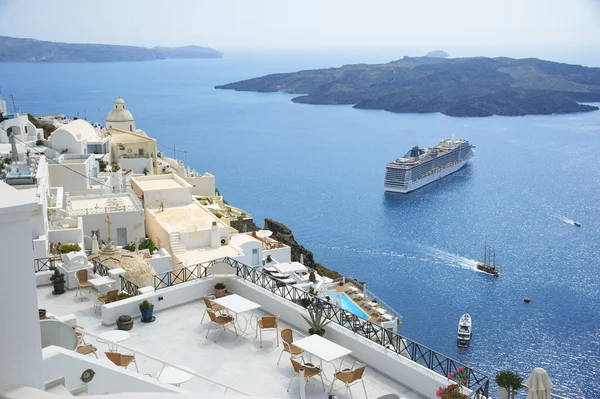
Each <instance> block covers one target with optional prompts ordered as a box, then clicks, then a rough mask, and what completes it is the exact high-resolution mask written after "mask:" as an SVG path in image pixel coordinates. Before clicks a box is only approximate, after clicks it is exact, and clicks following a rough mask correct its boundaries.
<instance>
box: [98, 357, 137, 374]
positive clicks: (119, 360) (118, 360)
mask: <svg viewBox="0 0 600 399" xmlns="http://www.w3.org/2000/svg"><path fill="white" fill-rule="evenodd" d="M104 353H105V354H106V357H107V358H108V360H110V361H111V362H113V363H114V364H116V365H117V366H119V367H125V368H127V366H129V365H130V364H131V363H135V370H136V371H137V372H138V373H139V372H140V370H139V369H138V365H137V362H136V361H135V355H124V354H122V353H119V352H104Z"/></svg>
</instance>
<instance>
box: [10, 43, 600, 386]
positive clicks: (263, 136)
mask: <svg viewBox="0 0 600 399" xmlns="http://www.w3.org/2000/svg"><path fill="white" fill-rule="evenodd" d="M396 58H398V57H396ZM391 59H392V57H391V56H390V55H389V54H311V53H309V52H306V53H302V54H298V53H296V54H292V55H290V54H287V55H285V56H277V55H276V54H263V55H261V54H253V55H250V54H242V53H240V54H228V55H227V57H226V58H224V59H220V60H168V61H155V62H139V63H95V64H92V63H88V64H86V63H82V64H0V88H1V89H2V92H3V93H4V97H5V99H8V100H9V101H8V102H9V108H10V109H11V110H12V102H11V101H10V97H9V95H10V94H12V95H14V99H15V102H16V106H17V108H19V109H21V110H22V111H23V112H30V113H33V114H36V113H65V114H68V115H70V116H75V115H77V114H79V116H80V117H83V115H84V114H85V115H86V116H87V118H88V119H89V120H91V121H101V122H102V120H103V119H104V118H105V117H106V115H107V113H108V111H109V110H110V108H111V106H112V102H113V101H114V100H115V99H116V98H117V97H119V96H121V97H123V98H124V99H125V100H126V102H127V107H128V109H129V110H130V111H131V112H132V113H133V115H134V117H135V119H136V123H137V126H138V128H141V129H144V130H145V131H146V132H147V133H148V134H149V135H151V136H153V137H155V138H157V140H158V143H159V145H160V149H162V150H164V152H165V154H166V155H169V156H172V155H173V151H172V150H169V148H173V146H175V147H176V148H177V150H178V151H179V150H183V151H185V152H178V153H177V156H178V158H180V159H184V160H185V162H186V164H189V165H191V166H192V167H193V168H195V169H196V170H197V171H199V172H204V171H208V172H210V173H213V174H215V175H216V176H217V186H218V188H219V190H220V191H221V193H222V194H224V196H225V198H226V199H227V200H228V201H229V202H230V203H232V204H235V205H236V206H239V207H241V208H243V209H245V210H247V211H249V212H251V213H252V214H253V215H254V218H255V219H256V220H257V221H258V222H259V223H260V222H261V221H262V219H263V218H266V217H270V218H273V219H276V220H278V221H281V222H283V223H285V224H286V225H288V226H289V227H290V228H291V229H292V230H293V232H294V235H295V237H296V239H297V240H298V241H299V242H300V243H302V244H303V245H305V246H306V247H307V248H309V249H312V250H313V251H314V253H315V256H316V259H317V261H319V262H321V263H323V264H324V265H326V266H328V267H329V268H332V269H336V270H338V271H340V272H341V273H343V274H345V275H349V276H353V277H355V278H358V279H359V280H364V281H366V282H367V286H368V287H369V288H370V289H371V290H372V291H374V292H376V293H377V294H378V296H379V297H380V298H381V299H383V300H385V301H386V302H388V303H389V304H390V305H392V306H394V307H395V308H396V309H397V310H398V311H399V312H400V313H401V314H402V315H403V316H404V324H403V325H401V326H400V328H399V332H400V333H402V334H404V335H406V336H408V337H410V338H412V339H414V340H416V341H418V342H420V343H422V344H425V345H427V346H429V347H431V348H433V349H436V350H438V351H440V352H442V353H444V354H446V355H448V356H451V357H454V358H456V359H458V360H460V361H462V362H465V363H466V364H469V365H471V366H473V367H475V368H478V369H481V370H482V371H484V372H488V373H490V374H493V373H495V372H497V371H499V370H503V369H510V370H515V371H518V372H520V373H521V374H522V375H523V376H525V377H526V376H528V375H529V373H530V372H531V370H532V369H533V368H534V367H544V368H545V369H547V370H548V372H549V375H550V377H551V379H552V381H553V383H554V387H555V389H554V392H555V393H558V394H563V395H566V396H569V397H570V398H598V397H600V385H599V382H600V374H599V373H600V371H599V370H600V309H599V305H600V280H599V277H600V261H599V255H600V245H599V243H600V112H591V113H584V114H573V115H556V116H526V117H489V118H452V117H447V116H444V115H440V114H426V115H414V114H407V115H400V114H392V113H387V112H383V111H366V110H356V109H353V108H352V107H350V106H312V105H301V104H295V103H292V102H291V101H290V99H291V98H292V97H293V96H291V95H288V94H283V93H271V94H260V93H237V92H233V91H222V90H215V89H213V87H214V86H215V85H218V84H223V83H229V82H232V81H237V80H240V79H244V78H250V77H256V76H261V75H264V74H268V73H275V72H287V71H295V70H300V69H308V68H321V67H323V68H326V67H330V66H339V65H342V64H346V63H352V62H387V61H389V60H391ZM597 65H600V60H599V62H598V64H597ZM451 135H455V136H457V137H461V138H467V139H469V140H470V141H471V142H473V143H474V144H476V146H477V149H476V155H475V157H474V158H473V159H472V161H471V162H470V164H469V165H468V166H467V167H465V168H463V169H462V170H461V171H459V172H458V173H456V174H454V175H452V176H450V177H447V178H445V179H442V180H441V181H439V182H436V183H434V184H431V185H429V186H427V187H425V188H423V189H420V190H418V191H416V192H413V193H411V194H409V195H401V194H396V195H394V194H386V193H384V191H383V176H384V172H385V164H386V163H387V162H389V161H391V160H393V159H395V158H397V157H399V156H401V155H403V154H404V153H405V152H406V151H407V150H408V149H409V148H410V147H411V146H413V145H416V144H419V145H420V146H431V145H434V144H436V143H437V142H438V141H439V140H440V139H442V138H447V137H449V136H451ZM572 220H577V221H579V222H580V223H581V224H582V227H580V228H577V227H575V226H573V225H572V224H571V221H572ZM486 244H487V245H489V246H491V247H493V248H494V250H495V252H496V259H497V264H498V267H499V268H500V269H501V272H502V274H501V275H500V276H499V277H492V276H488V275H486V274H483V273H481V272H478V271H476V269H475V267H474V265H475V262H476V261H477V260H481V259H482V258H483V251H484V245H486ZM524 297H530V298H531V299H532V300H531V303H529V304H526V303H524V302H523V298H524ZM467 312H468V313H470V314H471V316H472V318H473V342H472V344H471V346H470V347H469V348H468V349H466V350H459V349H458V348H457V347H456V331H457V323H458V319H459V318H460V316H461V315H462V314H463V313H467ZM494 395H495V394H494Z"/></svg>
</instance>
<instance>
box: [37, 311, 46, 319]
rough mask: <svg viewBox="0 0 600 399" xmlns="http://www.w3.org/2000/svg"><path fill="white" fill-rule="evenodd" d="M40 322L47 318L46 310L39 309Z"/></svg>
mask: <svg viewBox="0 0 600 399" xmlns="http://www.w3.org/2000/svg"><path fill="white" fill-rule="evenodd" d="M38 313H39V315H40V320H41V319H43V318H45V317H46V309H38Z"/></svg>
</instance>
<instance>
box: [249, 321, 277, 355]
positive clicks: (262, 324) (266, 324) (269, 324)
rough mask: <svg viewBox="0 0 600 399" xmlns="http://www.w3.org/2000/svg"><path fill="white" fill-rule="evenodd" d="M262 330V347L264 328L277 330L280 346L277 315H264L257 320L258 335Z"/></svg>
mask: <svg viewBox="0 0 600 399" xmlns="http://www.w3.org/2000/svg"><path fill="white" fill-rule="evenodd" d="M259 330H260V347H261V348H262V332H263V330H276V331H277V335H275V337H276V339H277V346H279V323H278V321H277V317H276V316H263V317H261V318H259V319H258V320H257V321H256V336H258V332H259ZM254 338H256V337H254Z"/></svg>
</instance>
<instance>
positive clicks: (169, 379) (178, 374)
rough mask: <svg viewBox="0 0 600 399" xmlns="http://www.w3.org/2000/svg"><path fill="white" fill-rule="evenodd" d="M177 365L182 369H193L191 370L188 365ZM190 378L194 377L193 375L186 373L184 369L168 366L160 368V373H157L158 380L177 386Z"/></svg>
mask: <svg viewBox="0 0 600 399" xmlns="http://www.w3.org/2000/svg"><path fill="white" fill-rule="evenodd" d="M179 367H181V368H182V369H185V370H188V371H191V372H194V370H192V369H191V368H189V367H185V366H179ZM192 378H194V376H193V375H191V374H188V373H186V372H185V371H181V370H179V369H176V368H175V367H170V366H167V367H163V368H162V370H161V371H160V373H158V380H159V381H160V382H166V383H167V384H171V385H175V386H177V387H178V386H179V384H183V383H184V382H188V381H189V380H191V379H192Z"/></svg>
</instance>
